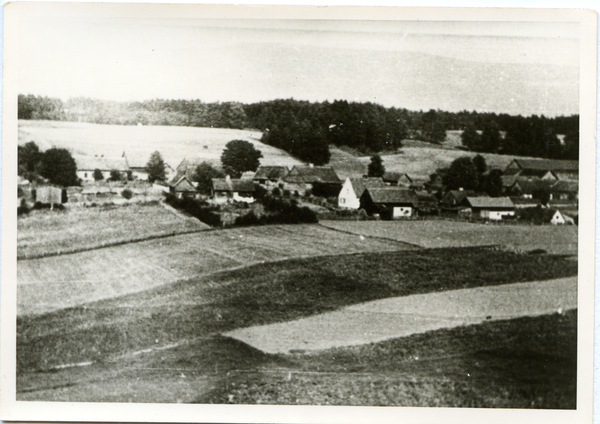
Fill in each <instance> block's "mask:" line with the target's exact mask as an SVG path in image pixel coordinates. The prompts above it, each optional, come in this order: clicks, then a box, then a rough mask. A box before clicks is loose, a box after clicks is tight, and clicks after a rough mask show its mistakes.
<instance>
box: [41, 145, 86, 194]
mask: <svg viewBox="0 0 600 424" xmlns="http://www.w3.org/2000/svg"><path fill="white" fill-rule="evenodd" d="M40 174H41V175H42V177H44V178H47V179H48V180H50V182H51V183H54V184H58V185H61V186H65V187H68V186H74V185H79V181H78V179H77V164H76V163H75V159H73V156H71V153H69V151H68V150H66V149H58V148H51V149H48V150H46V151H45V152H44V153H43V154H42V158H41V164H40Z"/></svg>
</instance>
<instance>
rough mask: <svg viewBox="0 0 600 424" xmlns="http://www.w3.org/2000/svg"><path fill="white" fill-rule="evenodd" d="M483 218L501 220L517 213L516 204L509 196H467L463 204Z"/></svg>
mask: <svg viewBox="0 0 600 424" xmlns="http://www.w3.org/2000/svg"><path fill="white" fill-rule="evenodd" d="M461 206H463V207H465V208H470V209H471V211H472V213H473V214H474V215H479V216H480V217H481V218H483V219H489V220H493V221H496V220H501V219H502V218H503V217H505V216H514V215H515V205H514V204H513V202H512V201H511V200H510V198H508V197H466V198H465V199H464V200H463V202H462V205H461Z"/></svg>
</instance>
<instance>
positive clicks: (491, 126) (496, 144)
mask: <svg viewBox="0 0 600 424" xmlns="http://www.w3.org/2000/svg"><path fill="white" fill-rule="evenodd" d="M499 149H500V130H499V129H498V125H497V124H496V123H495V122H494V121H487V122H486V123H485V124H484V125H483V131H482V133H481V142H480V149H479V151H480V152H488V153H495V152H497V151H498V150H499Z"/></svg>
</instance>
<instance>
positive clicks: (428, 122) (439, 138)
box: [421, 109, 446, 143]
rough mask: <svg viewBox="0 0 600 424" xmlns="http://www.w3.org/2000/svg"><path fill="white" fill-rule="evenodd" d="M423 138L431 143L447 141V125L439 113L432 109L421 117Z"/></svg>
mask: <svg viewBox="0 0 600 424" xmlns="http://www.w3.org/2000/svg"><path fill="white" fill-rule="evenodd" d="M421 137H422V138H423V140H424V141H429V142H430V143H441V142H443V141H444V140H445V139H446V125H445V123H444V121H443V119H442V117H441V115H440V114H439V113H438V112H437V111H435V110H433V109H431V110H430V111H429V112H427V113H425V114H423V116H421Z"/></svg>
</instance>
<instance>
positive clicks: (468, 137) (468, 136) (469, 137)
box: [460, 125, 481, 151]
mask: <svg viewBox="0 0 600 424" xmlns="http://www.w3.org/2000/svg"><path fill="white" fill-rule="evenodd" d="M460 138H461V140H462V144H463V146H465V147H468V148H469V150H473V151H479V148H480V146H481V136H480V135H479V134H478V133H477V130H476V129H475V127H474V126H473V125H467V127H466V128H465V130H464V131H463V132H462V134H461V135H460Z"/></svg>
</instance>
